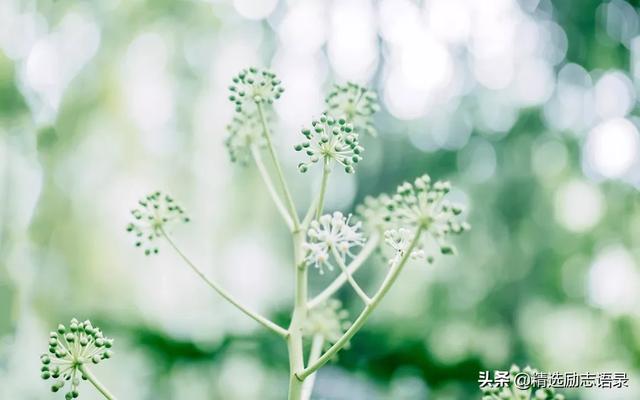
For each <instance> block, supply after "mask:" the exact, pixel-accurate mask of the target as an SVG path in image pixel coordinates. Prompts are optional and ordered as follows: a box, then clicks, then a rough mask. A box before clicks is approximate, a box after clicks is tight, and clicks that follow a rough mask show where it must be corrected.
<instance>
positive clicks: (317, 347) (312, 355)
mask: <svg viewBox="0 0 640 400" xmlns="http://www.w3.org/2000/svg"><path fill="white" fill-rule="evenodd" d="M322 346H324V337H323V336H322V335H314V336H313V340H312V341H311V350H310V351H309V364H311V363H314V362H316V361H317V360H318V358H320V355H321V354H322ZM315 380H316V374H315V373H314V374H311V375H310V376H309V377H308V378H307V379H305V381H304V384H303V387H302V400H309V399H311V394H312V393H313V385H314V384H315Z"/></svg>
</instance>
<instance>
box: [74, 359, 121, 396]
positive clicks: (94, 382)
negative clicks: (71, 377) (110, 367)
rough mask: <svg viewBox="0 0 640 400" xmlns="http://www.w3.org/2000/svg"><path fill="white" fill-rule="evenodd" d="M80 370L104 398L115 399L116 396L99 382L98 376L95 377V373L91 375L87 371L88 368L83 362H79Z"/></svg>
mask: <svg viewBox="0 0 640 400" xmlns="http://www.w3.org/2000/svg"><path fill="white" fill-rule="evenodd" d="M80 372H82V375H83V376H85V377H86V378H87V380H88V381H89V382H91V384H92V385H93V386H94V387H95V388H96V389H97V390H98V392H100V393H101V394H102V395H103V396H104V397H105V399H107V400H116V396H114V395H112V394H111V393H110V392H109V390H108V389H107V388H106V387H105V386H104V385H103V384H102V383H100V381H99V380H98V378H96V377H95V375H93V374H92V373H91V371H89V369H87V367H85V365H84V364H80Z"/></svg>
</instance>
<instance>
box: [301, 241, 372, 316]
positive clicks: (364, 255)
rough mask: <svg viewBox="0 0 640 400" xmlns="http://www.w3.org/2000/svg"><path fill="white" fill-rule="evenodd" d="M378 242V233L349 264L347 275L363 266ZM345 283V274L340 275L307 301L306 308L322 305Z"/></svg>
mask: <svg viewBox="0 0 640 400" xmlns="http://www.w3.org/2000/svg"><path fill="white" fill-rule="evenodd" d="M379 242H380V234H379V233H378V232H375V233H373V235H371V237H370V238H369V240H368V241H367V243H366V244H365V245H364V247H363V248H362V250H360V253H358V255H357V256H356V258H354V259H353V260H352V261H351V263H350V264H349V265H348V266H347V272H348V273H349V275H353V274H355V273H356V271H357V270H358V269H360V267H361V266H362V265H363V264H364V262H365V261H366V260H367V259H368V258H369V256H370V255H371V253H373V251H374V250H375V249H376V247H378V244H379ZM345 282H347V274H345V273H342V274H340V275H338V277H337V278H336V279H335V280H334V281H333V282H331V283H330V284H329V286H327V287H326V288H325V289H324V290H323V291H322V292H320V293H319V294H318V295H317V296H315V297H314V298H312V299H311V300H309V304H308V307H309V308H310V309H311V308H314V307H317V306H319V305H320V304H322V303H324V302H325V301H326V300H327V299H329V298H330V297H331V296H332V295H333V294H334V293H335V292H337V291H338V290H339V289H340V288H341V287H342V285H344V284H345Z"/></svg>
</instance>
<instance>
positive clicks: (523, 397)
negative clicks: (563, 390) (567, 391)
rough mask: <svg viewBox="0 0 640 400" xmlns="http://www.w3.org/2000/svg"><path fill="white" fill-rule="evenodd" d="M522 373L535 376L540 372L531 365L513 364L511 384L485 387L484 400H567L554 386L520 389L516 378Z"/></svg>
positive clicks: (510, 372) (483, 391)
mask: <svg viewBox="0 0 640 400" xmlns="http://www.w3.org/2000/svg"><path fill="white" fill-rule="evenodd" d="M521 373H525V374H527V375H529V376H530V377H533V376H535V375H537V374H538V370H536V369H534V368H531V367H529V366H526V367H524V368H523V369H520V367H518V366H517V365H515V364H514V365H512V366H511V369H510V370H509V385H507V386H504V387H496V386H490V387H483V388H482V393H483V396H482V400H565V396H564V395H563V394H560V393H557V392H556V390H555V389H554V388H540V389H536V388H529V389H526V390H523V389H519V388H518V385H516V382H515V380H516V376H517V375H519V374H521Z"/></svg>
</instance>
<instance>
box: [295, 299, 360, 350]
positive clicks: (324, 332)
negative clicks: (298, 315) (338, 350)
mask: <svg viewBox="0 0 640 400" xmlns="http://www.w3.org/2000/svg"><path fill="white" fill-rule="evenodd" d="M348 317H349V313H348V312H347V310H345V309H343V308H342V303H341V302H340V301H339V300H336V299H329V300H327V301H326V302H325V303H323V304H322V305H320V306H318V307H315V308H313V309H311V310H310V311H309V317H308V318H307V319H306V320H305V323H304V326H303V331H304V333H305V335H308V336H315V335H320V336H322V337H323V339H324V340H325V342H326V343H327V344H332V343H335V342H336V341H338V339H340V337H342V334H343V333H344V332H345V331H346V330H347V329H349V326H351V323H350V322H349V321H348V319H347V318H348Z"/></svg>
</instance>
